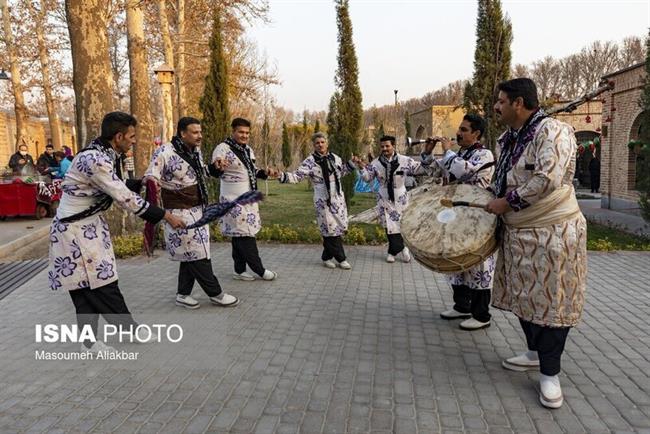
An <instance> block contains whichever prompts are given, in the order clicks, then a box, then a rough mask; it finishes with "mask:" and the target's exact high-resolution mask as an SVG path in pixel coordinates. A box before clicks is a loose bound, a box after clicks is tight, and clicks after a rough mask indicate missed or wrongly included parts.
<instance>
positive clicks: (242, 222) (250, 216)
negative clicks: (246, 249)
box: [211, 143, 262, 237]
mask: <svg viewBox="0 0 650 434" xmlns="http://www.w3.org/2000/svg"><path fill="white" fill-rule="evenodd" d="M249 149H250V148H249ZM250 158H251V160H252V161H253V164H255V154H254V153H253V150H252V149H250ZM216 159H223V160H227V161H228V163H230V165H229V166H228V167H227V168H226V169H225V170H224V171H223V173H222V174H221V176H220V179H221V183H220V186H219V189H220V191H219V201H220V202H225V201H232V200H235V199H236V198H237V197H238V196H239V195H241V194H243V193H246V192H247V191H251V187H250V182H249V180H248V171H247V170H246V166H245V165H244V163H243V162H242V161H241V160H240V159H239V158H238V157H237V155H235V153H234V152H233V151H232V150H231V149H230V145H228V144H227V143H220V144H219V145H217V147H216V148H214V151H213V152H212V160H211V161H212V162H213V163H214V161H215V160H216ZM256 171H257V168H256ZM261 228H262V219H261V218H260V209H259V206H258V205H257V203H251V204H248V205H239V204H238V205H235V206H234V207H233V208H232V209H231V210H230V211H229V212H228V213H227V214H226V215H225V216H223V217H222V218H221V233H222V234H223V235H224V236H226V237H254V236H255V235H257V233H258V232H259V231H260V229H261Z"/></svg>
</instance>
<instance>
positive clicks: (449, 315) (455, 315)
mask: <svg viewBox="0 0 650 434" xmlns="http://www.w3.org/2000/svg"><path fill="white" fill-rule="evenodd" d="M471 317H472V315H470V314H469V313H463V312H458V311H457V310H456V309H454V308H451V309H449V310H446V311H444V312H442V313H441V314H440V318H442V319H460V318H471Z"/></svg>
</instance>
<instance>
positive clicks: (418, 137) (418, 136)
mask: <svg viewBox="0 0 650 434" xmlns="http://www.w3.org/2000/svg"><path fill="white" fill-rule="evenodd" d="M425 132H426V131H425V129H424V125H420V126H419V127H418V129H417V131H416V132H415V140H422V139H424V133H425Z"/></svg>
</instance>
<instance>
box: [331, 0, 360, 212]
mask: <svg viewBox="0 0 650 434" xmlns="http://www.w3.org/2000/svg"><path fill="white" fill-rule="evenodd" d="M335 5H336V25H337V28H338V42H339V50H338V56H337V61H338V68H337V70H336V75H335V77H334V84H335V88H336V90H335V92H334V95H332V98H331V100H330V113H328V115H327V129H328V135H329V144H330V148H331V149H332V152H334V153H336V154H338V155H339V156H340V157H341V158H342V159H343V160H344V161H345V160H348V159H349V158H350V157H352V155H353V154H358V153H359V142H360V139H361V133H362V126H363V107H362V104H361V88H360V87H359V67H358V62H357V55H356V53H355V49H354V41H353V40H352V21H351V20H350V14H349V2H348V0H335ZM332 108H334V109H335V111H334V113H332ZM354 182H355V180H354V178H353V177H350V176H347V177H345V178H343V183H342V184H343V191H344V192H345V200H346V201H347V202H348V203H349V201H350V198H351V197H352V195H353V194H354Z"/></svg>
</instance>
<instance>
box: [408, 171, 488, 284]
mask: <svg viewBox="0 0 650 434" xmlns="http://www.w3.org/2000/svg"><path fill="white" fill-rule="evenodd" d="M443 198H444V199H450V200H452V201H465V202H473V203H478V204H487V203H488V202H489V201H490V200H492V199H494V195H493V194H492V193H490V192H489V191H487V190H485V189H482V188H479V187H475V186H471V185H464V184H458V185H447V186H444V187H440V188H437V189H431V190H429V191H426V192H425V191H422V192H418V194H416V195H414V196H413V197H412V198H411V200H410V202H409V205H408V207H407V208H406V210H405V211H404V213H403V214H402V219H401V228H402V235H403V236H404V241H405V242H406V244H407V245H408V247H409V248H410V249H411V251H412V252H413V255H414V257H415V258H416V259H417V260H418V261H420V262H421V263H422V264H424V265H425V266H427V267H428V268H430V269H432V270H435V271H441V272H457V271H463V270H465V269H468V268H471V267H472V266H473V265H476V264H477V263H479V262H481V261H483V260H484V259H485V258H487V256H489V254H491V253H492V252H493V251H494V250H495V249H496V242H495V240H494V232H495V230H496V224H497V217H496V216H495V215H494V214H490V213H488V212H487V211H485V210H483V209H480V208H470V207H467V206H455V207H452V208H447V207H444V206H442V204H441V203H440V199H443Z"/></svg>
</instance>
